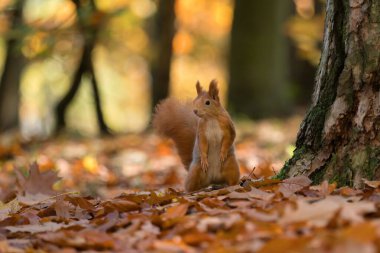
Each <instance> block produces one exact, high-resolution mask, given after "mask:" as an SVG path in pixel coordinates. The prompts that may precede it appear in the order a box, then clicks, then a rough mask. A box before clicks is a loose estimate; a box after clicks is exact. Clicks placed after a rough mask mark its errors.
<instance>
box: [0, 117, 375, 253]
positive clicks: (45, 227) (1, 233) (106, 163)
mask: <svg viewBox="0 0 380 253" xmlns="http://www.w3.org/2000/svg"><path fill="white" fill-rule="evenodd" d="M300 120H301V117H299V116H295V117H292V118H289V119H286V120H265V121H260V122H256V123H252V122H240V123H239V124H238V138H237V141H236V148H237V156H238V159H239V162H240V166H241V174H242V180H241V184H240V185H236V186H231V187H227V188H223V189H218V190H213V189H204V190H202V191H198V192H196V193H191V194H186V193H184V190H183V181H184V178H185V176H186V172H185V170H184V169H183V168H182V166H181V164H180V160H179V158H178V157H177V155H176V153H175V151H174V149H173V145H172V143H171V142H170V141H168V140H164V139H161V138H159V137H157V136H155V135H154V134H152V133H146V134H140V135H125V136H118V137H113V138H104V139H82V138H77V139H73V138H67V137H60V138H58V139H52V140H46V141H20V138H18V137H17V136H14V135H7V136H2V137H1V139H0V253H2V252H38V253H41V252H65V253H71V252H79V251H83V252H165V253H168V252H279V251H283V252H378V251H379V250H380V243H379V241H380V240H379V239H380V219H379V217H380V182H377V181H364V183H365V188H364V189H361V190H356V189H351V188H348V187H344V188H339V189H338V188H337V187H336V184H335V183H334V182H331V183H328V182H323V183H322V184H321V185H314V186H312V185H311V182H310V180H309V179H308V178H307V177H303V176H300V177H296V178H292V179H287V180H283V181H280V180H275V179H271V176H273V175H275V174H276V173H278V171H279V169H280V168H281V167H282V165H283V164H284V162H285V161H286V159H288V158H289V157H290V156H291V154H292V151H293V149H294V146H293V144H292V143H293V142H294V140H295V137H296V133H297V130H298V128H299V123H300Z"/></svg>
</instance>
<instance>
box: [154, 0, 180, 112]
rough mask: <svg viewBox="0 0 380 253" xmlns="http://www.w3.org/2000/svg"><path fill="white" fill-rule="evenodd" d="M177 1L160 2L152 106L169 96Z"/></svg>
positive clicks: (156, 32) (156, 31)
mask: <svg viewBox="0 0 380 253" xmlns="http://www.w3.org/2000/svg"><path fill="white" fill-rule="evenodd" d="M174 6H175V0H160V1H159V5H158V11H157V15H156V20H155V27H154V30H155V31H154V33H155V35H154V37H155V38H154V40H155V41H156V42H155V48H156V50H155V51H156V52H155V53H157V55H156V56H155V57H154V59H153V61H152V79H153V80H152V106H153V108H154V107H155V106H156V105H157V104H158V102H159V101H160V100H162V99H164V98H166V97H167V96H168V95H169V84H170V68H171V61H172V53H173V50H172V41H173V37H174V33H175V27H174V22H175V12H174Z"/></svg>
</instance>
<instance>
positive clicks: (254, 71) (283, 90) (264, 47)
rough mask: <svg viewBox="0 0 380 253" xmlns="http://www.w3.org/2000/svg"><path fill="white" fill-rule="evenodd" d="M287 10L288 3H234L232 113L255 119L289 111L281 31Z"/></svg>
mask: <svg viewBox="0 0 380 253" xmlns="http://www.w3.org/2000/svg"><path fill="white" fill-rule="evenodd" d="M290 10H291V3H290V2H288V1H276V0H268V1H244V0H237V1H236V2H235V10H234V19H233V24H232V32H231V51H230V63H229V70H230V82H229V83H230V87H229V94H228V95H229V103H230V107H231V109H232V110H233V111H235V112H239V113H243V114H245V115H247V116H250V117H255V118H257V117H264V116H278V115H283V114H286V113H289V112H290V111H291V109H292V102H291V96H290V92H291V91H290V80H289V71H290V68H289V64H288V63H287V61H288V59H289V54H288V49H289V48H288V42H287V40H286V38H285V35H284V29H283V27H284V26H283V25H284V22H285V21H286V19H287V18H288V17H289V15H290Z"/></svg>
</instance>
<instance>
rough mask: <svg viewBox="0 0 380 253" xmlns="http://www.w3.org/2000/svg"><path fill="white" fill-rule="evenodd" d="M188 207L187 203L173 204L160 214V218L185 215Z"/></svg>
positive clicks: (174, 217) (173, 217)
mask: <svg viewBox="0 0 380 253" xmlns="http://www.w3.org/2000/svg"><path fill="white" fill-rule="evenodd" d="M188 208H189V204H188V203H183V204H179V205H175V206H172V207H169V208H168V209H167V210H166V212H165V213H164V214H162V218H164V219H168V220H169V219H176V218H181V217H183V216H185V214H186V212H187V209H188Z"/></svg>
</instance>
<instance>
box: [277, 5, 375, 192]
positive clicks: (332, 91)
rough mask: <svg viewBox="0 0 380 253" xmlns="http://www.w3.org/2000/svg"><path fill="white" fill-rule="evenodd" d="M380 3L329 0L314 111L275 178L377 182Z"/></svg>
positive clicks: (345, 182) (307, 118)
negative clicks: (292, 151)
mask: <svg viewBox="0 0 380 253" xmlns="http://www.w3.org/2000/svg"><path fill="white" fill-rule="evenodd" d="M379 38H380V1H373V0H372V1H371V0H350V1H345V0H328V1H327V6H326V20H325V34H324V40H323V50H322V56H321V60H320V64H319V69H318V72H317V77H316V81H315V89H314V94H313V103H312V107H311V109H310V110H309V112H308V113H307V115H306V117H305V119H304V121H303V123H302V124H301V128H300V131H299V133H298V136H297V142H296V150H295V152H294V155H293V157H292V158H291V159H290V160H289V161H288V162H287V163H286V164H285V166H284V168H283V169H282V171H281V173H280V175H279V177H285V176H296V175H300V174H303V175H307V176H309V177H310V178H311V179H312V180H313V181H314V182H315V183H319V182H321V181H322V180H324V179H327V180H330V181H336V182H337V183H338V185H352V186H360V185H361V182H362V178H367V179H369V180H372V179H380V94H379V93H380V39H379Z"/></svg>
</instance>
